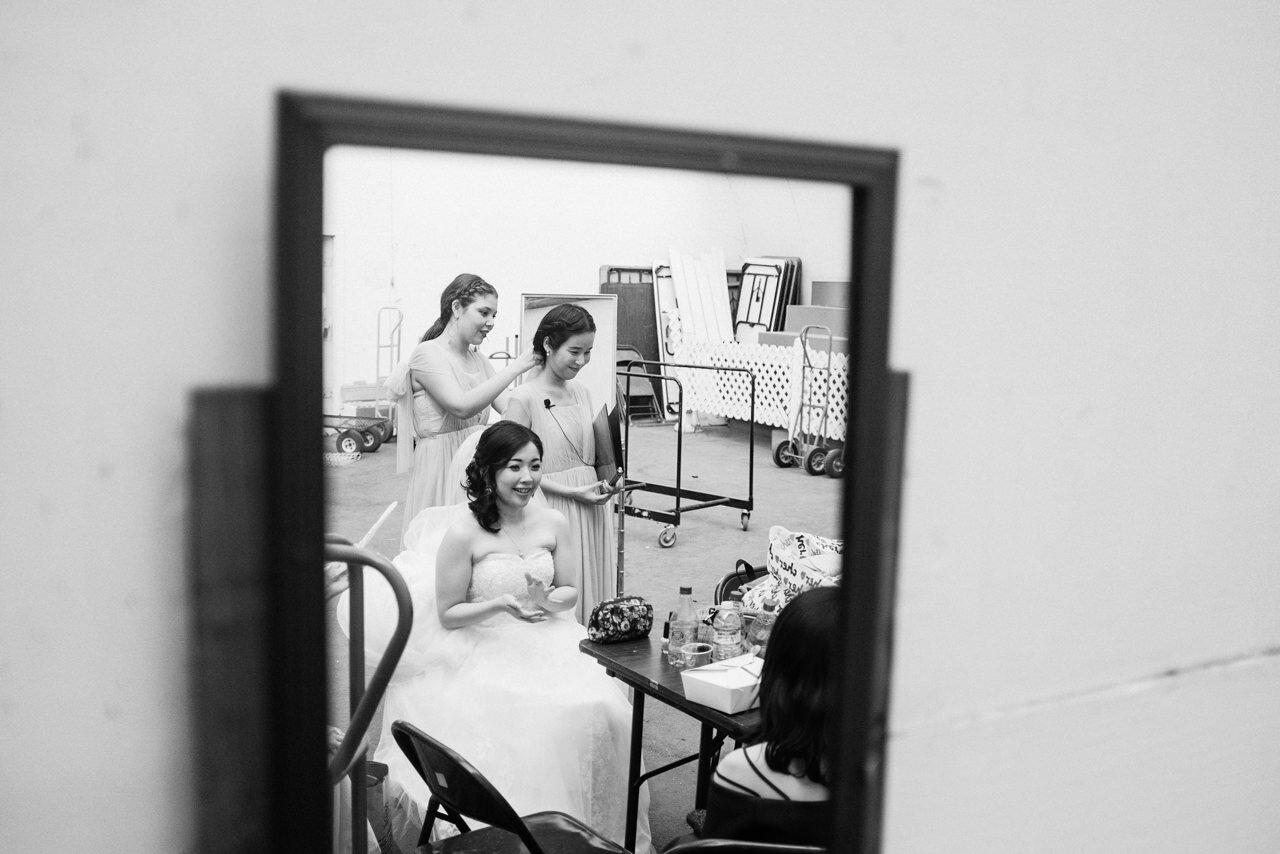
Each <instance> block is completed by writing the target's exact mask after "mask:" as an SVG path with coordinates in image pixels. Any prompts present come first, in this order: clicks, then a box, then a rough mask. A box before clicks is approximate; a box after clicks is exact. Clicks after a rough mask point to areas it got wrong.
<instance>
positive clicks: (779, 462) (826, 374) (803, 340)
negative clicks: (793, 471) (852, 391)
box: [773, 324, 844, 477]
mask: <svg viewBox="0 0 1280 854" xmlns="http://www.w3.org/2000/svg"><path fill="white" fill-rule="evenodd" d="M811 332H820V333H821V334H823V335H825V336H826V341H827V361H826V364H825V365H822V366H819V365H815V364H814V363H813V360H811V359H810V358H809V334H810V333H811ZM800 353H801V357H802V359H803V361H802V362H801V365H800V406H799V408H798V409H797V410H796V417H795V420H794V421H792V423H791V431H790V434H789V435H788V437H787V438H786V439H784V440H783V441H781V442H779V443H778V444H777V445H775V446H774V449H773V462H774V465H776V466H778V467H779V468H790V467H792V466H796V465H802V466H804V470H805V471H807V472H808V473H809V474H811V475H819V474H822V473H823V472H824V471H825V472H826V473H827V474H829V475H831V476H832V477H840V476H841V475H843V474H844V450H843V449H842V448H838V447H836V445H835V443H834V442H832V441H830V440H829V439H827V419H828V418H829V416H830V414H831V385H832V383H831V330H830V329H829V328H827V327H826V326H821V325H818V324H811V325H809V326H806V327H805V328H804V329H802V330H800ZM819 374H821V375H822V377H823V379H824V382H825V387H824V393H823V395H822V402H821V403H815V402H814V401H813V398H814V396H815V395H814V393H813V388H812V386H813V383H814V382H815V380H816V379H817V377H818V375H819ZM815 422H816V426H815ZM829 461H830V462H829ZM833 469H838V473H837V472H836V471H833Z"/></svg>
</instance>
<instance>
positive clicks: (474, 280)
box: [422, 273, 498, 341]
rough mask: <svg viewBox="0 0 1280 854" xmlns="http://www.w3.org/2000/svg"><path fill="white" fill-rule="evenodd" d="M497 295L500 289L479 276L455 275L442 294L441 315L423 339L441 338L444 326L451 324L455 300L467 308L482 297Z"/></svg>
mask: <svg viewBox="0 0 1280 854" xmlns="http://www.w3.org/2000/svg"><path fill="white" fill-rule="evenodd" d="M497 295H498V289H497V288H495V287H494V286H493V285H491V284H489V283H488V282H486V281H485V280H484V279H482V278H480V277H479V276H476V275H474V274H472V273H463V274H462V275H460V276H457V277H455V278H454V280H453V281H452V282H450V283H449V286H448V287H447V288H445V289H444V291H443V292H442V293H441V294H440V316H439V317H437V318H436V322H435V323H433V324H431V326H429V327H427V331H426V332H425V333H423V335H422V340H423V341H430V340H431V339H432V338H439V337H440V336H441V335H442V334H443V333H444V328H445V327H446V326H448V325H449V319H450V318H451V317H453V302H454V300H457V301H458V304H459V305H461V306H462V307H463V308H466V307H467V306H469V305H471V303H473V302H475V301H476V300H477V299H479V298H480V297H496V296H497Z"/></svg>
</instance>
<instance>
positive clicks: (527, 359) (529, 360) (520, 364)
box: [511, 348, 542, 374]
mask: <svg viewBox="0 0 1280 854" xmlns="http://www.w3.org/2000/svg"><path fill="white" fill-rule="evenodd" d="M541 364H542V357H541V356H539V355H538V354H537V352H536V351H535V350H533V349H532V348H531V349H529V350H526V351H524V352H523V353H521V354H520V355H519V356H516V357H515V359H514V360H513V361H512V362H511V367H513V368H515V369H516V371H518V372H519V373H522V374H523V373H524V372H525V371H528V370H532V369H533V368H536V367H538V366H539V365H541Z"/></svg>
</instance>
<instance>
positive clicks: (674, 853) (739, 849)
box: [664, 839, 827, 854]
mask: <svg viewBox="0 0 1280 854" xmlns="http://www.w3.org/2000/svg"><path fill="white" fill-rule="evenodd" d="M826 850H827V849H825V848H818V847H817V846H814V845H784V844H782V843H779V842H742V841H739V840H737V839H698V840H695V841H693V842H685V843H684V844H682V845H677V846H675V847H674V848H668V849H667V850H666V851H665V852H664V854H826Z"/></svg>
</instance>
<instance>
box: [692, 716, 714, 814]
mask: <svg viewBox="0 0 1280 854" xmlns="http://www.w3.org/2000/svg"><path fill="white" fill-rule="evenodd" d="M712 741H713V731H712V729H711V724H703V725H702V733H701V735H700V736H699V737H698V785H697V788H695V789H694V793H693V808H694V809H699V810H700V809H703V808H704V807H706V805H707V792H708V790H709V788H710V785H711V750H712Z"/></svg>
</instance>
